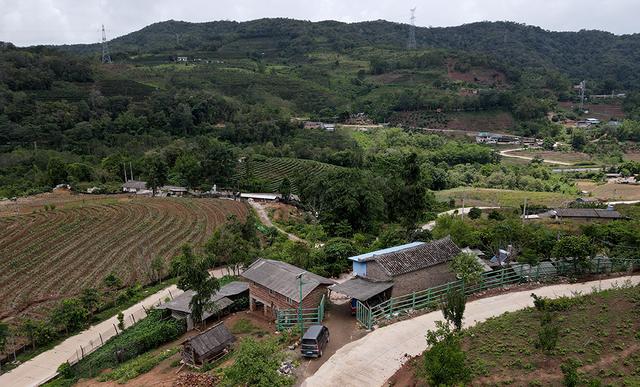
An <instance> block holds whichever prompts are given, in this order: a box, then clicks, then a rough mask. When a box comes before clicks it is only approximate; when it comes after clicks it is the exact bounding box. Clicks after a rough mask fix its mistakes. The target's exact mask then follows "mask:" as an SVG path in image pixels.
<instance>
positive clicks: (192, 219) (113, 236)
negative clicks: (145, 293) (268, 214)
mask: <svg viewBox="0 0 640 387" xmlns="http://www.w3.org/2000/svg"><path fill="white" fill-rule="evenodd" d="M16 212H17V213H18V214H17V215H13V216H5V217H0V318H4V317H8V316H13V315H17V314H20V313H22V312H25V311H29V310H30V309H32V308H34V307H36V306H42V305H45V306H46V304H48V303H50V302H51V301H54V300H58V299H60V298H65V297H69V296H72V295H75V294H77V293H79V292H80V291H81V290H82V289H83V288H86V287H90V286H97V287H99V286H100V285H101V283H102V279H103V278H104V277H105V276H106V275H107V274H108V273H110V272H111V271H114V272H115V273H117V275H118V276H119V277H120V278H122V279H123V280H124V281H125V282H126V283H133V282H136V281H137V282H139V283H142V284H144V283H147V282H149V281H150V279H151V278H152V276H151V273H150V269H149V268H150V265H149V263H150V262H151V260H152V259H153V258H154V257H157V256H161V257H163V258H164V259H166V260H168V259H169V258H170V257H172V256H174V255H175V254H176V253H177V252H178V251H179V249H180V246H181V245H182V244H183V243H190V244H192V245H195V246H198V245H200V244H202V243H203V242H204V241H205V240H206V239H207V238H208V237H209V236H210V235H211V233H212V231H213V230H214V229H215V228H216V226H219V225H220V224H222V223H223V222H224V221H225V220H226V218H227V216H228V215H230V214H235V215H237V216H238V217H240V218H244V217H245V216H246V214H247V208H246V206H245V205H244V204H242V203H240V202H234V201H230V200H220V199H188V198H122V197H119V198H118V200H103V201H85V200H82V201H75V202H65V204H64V206H61V205H58V206H57V208H56V209H54V210H50V211H44V210H41V211H37V212H33V213H28V214H24V213H20V212H19V211H16Z"/></svg>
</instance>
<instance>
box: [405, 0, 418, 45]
mask: <svg viewBox="0 0 640 387" xmlns="http://www.w3.org/2000/svg"><path fill="white" fill-rule="evenodd" d="M409 11H411V18H410V19H409V20H411V24H410V25H409V40H408V41H407V48H408V49H409V50H415V49H416V7H413V8H411V9H410V10H409Z"/></svg>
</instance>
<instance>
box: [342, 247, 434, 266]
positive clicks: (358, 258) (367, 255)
mask: <svg viewBox="0 0 640 387" xmlns="http://www.w3.org/2000/svg"><path fill="white" fill-rule="evenodd" d="M420 245H424V242H411V243H407V244H405V245H400V246H393V247H388V248H386V249H382V250H376V251H372V252H370V253H364V254H360V255H356V256H355V257H349V259H350V260H352V261H356V262H366V261H370V260H372V259H373V257H375V256H378V255H384V254H389V253H395V252H397V251H402V250H405V249H410V248H412V247H416V246H420Z"/></svg>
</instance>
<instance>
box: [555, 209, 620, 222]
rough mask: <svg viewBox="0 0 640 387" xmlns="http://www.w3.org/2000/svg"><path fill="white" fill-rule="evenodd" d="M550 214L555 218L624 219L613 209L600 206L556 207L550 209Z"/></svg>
mask: <svg viewBox="0 0 640 387" xmlns="http://www.w3.org/2000/svg"><path fill="white" fill-rule="evenodd" d="M551 216H552V217H554V218H556V219H565V218H566V219H574V220H619V219H625V217H624V216H622V214H620V213H619V212H618V211H616V210H614V209H613V206H610V208H607V209H600V208H558V209H555V210H552V211H551Z"/></svg>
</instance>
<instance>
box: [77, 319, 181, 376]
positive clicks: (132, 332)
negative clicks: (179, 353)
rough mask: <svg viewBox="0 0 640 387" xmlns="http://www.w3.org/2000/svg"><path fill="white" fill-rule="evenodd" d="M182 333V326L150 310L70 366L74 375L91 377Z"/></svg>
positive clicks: (178, 322)
mask: <svg viewBox="0 0 640 387" xmlns="http://www.w3.org/2000/svg"><path fill="white" fill-rule="evenodd" d="M184 331H185V327H184V323H183V322H181V321H177V320H174V319H164V318H163V313H162V311H159V310H151V311H150V312H149V315H148V316H147V317H146V318H145V319H144V320H141V321H139V322H137V323H135V324H134V325H133V326H131V327H129V328H127V329H125V330H124V331H122V333H120V334H119V335H117V336H114V337H112V338H111V339H109V340H108V341H107V342H105V343H104V345H103V346H102V347H100V348H99V349H97V350H96V351H95V352H93V353H91V354H90V355H88V356H86V357H85V358H84V359H82V360H81V361H80V362H79V363H78V364H76V365H74V366H73V367H72V368H73V371H74V375H75V376H76V377H94V376H96V375H97V374H99V373H100V371H101V370H104V369H106V368H115V367H116V366H118V364H119V363H123V362H125V361H127V360H129V359H133V358H135V357H137V356H139V355H141V354H143V353H145V352H147V351H149V350H151V349H154V348H156V347H158V346H160V345H162V344H164V343H167V342H169V341H172V340H175V339H176V338H178V337H179V336H180V335H181V334H182V333H184Z"/></svg>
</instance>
